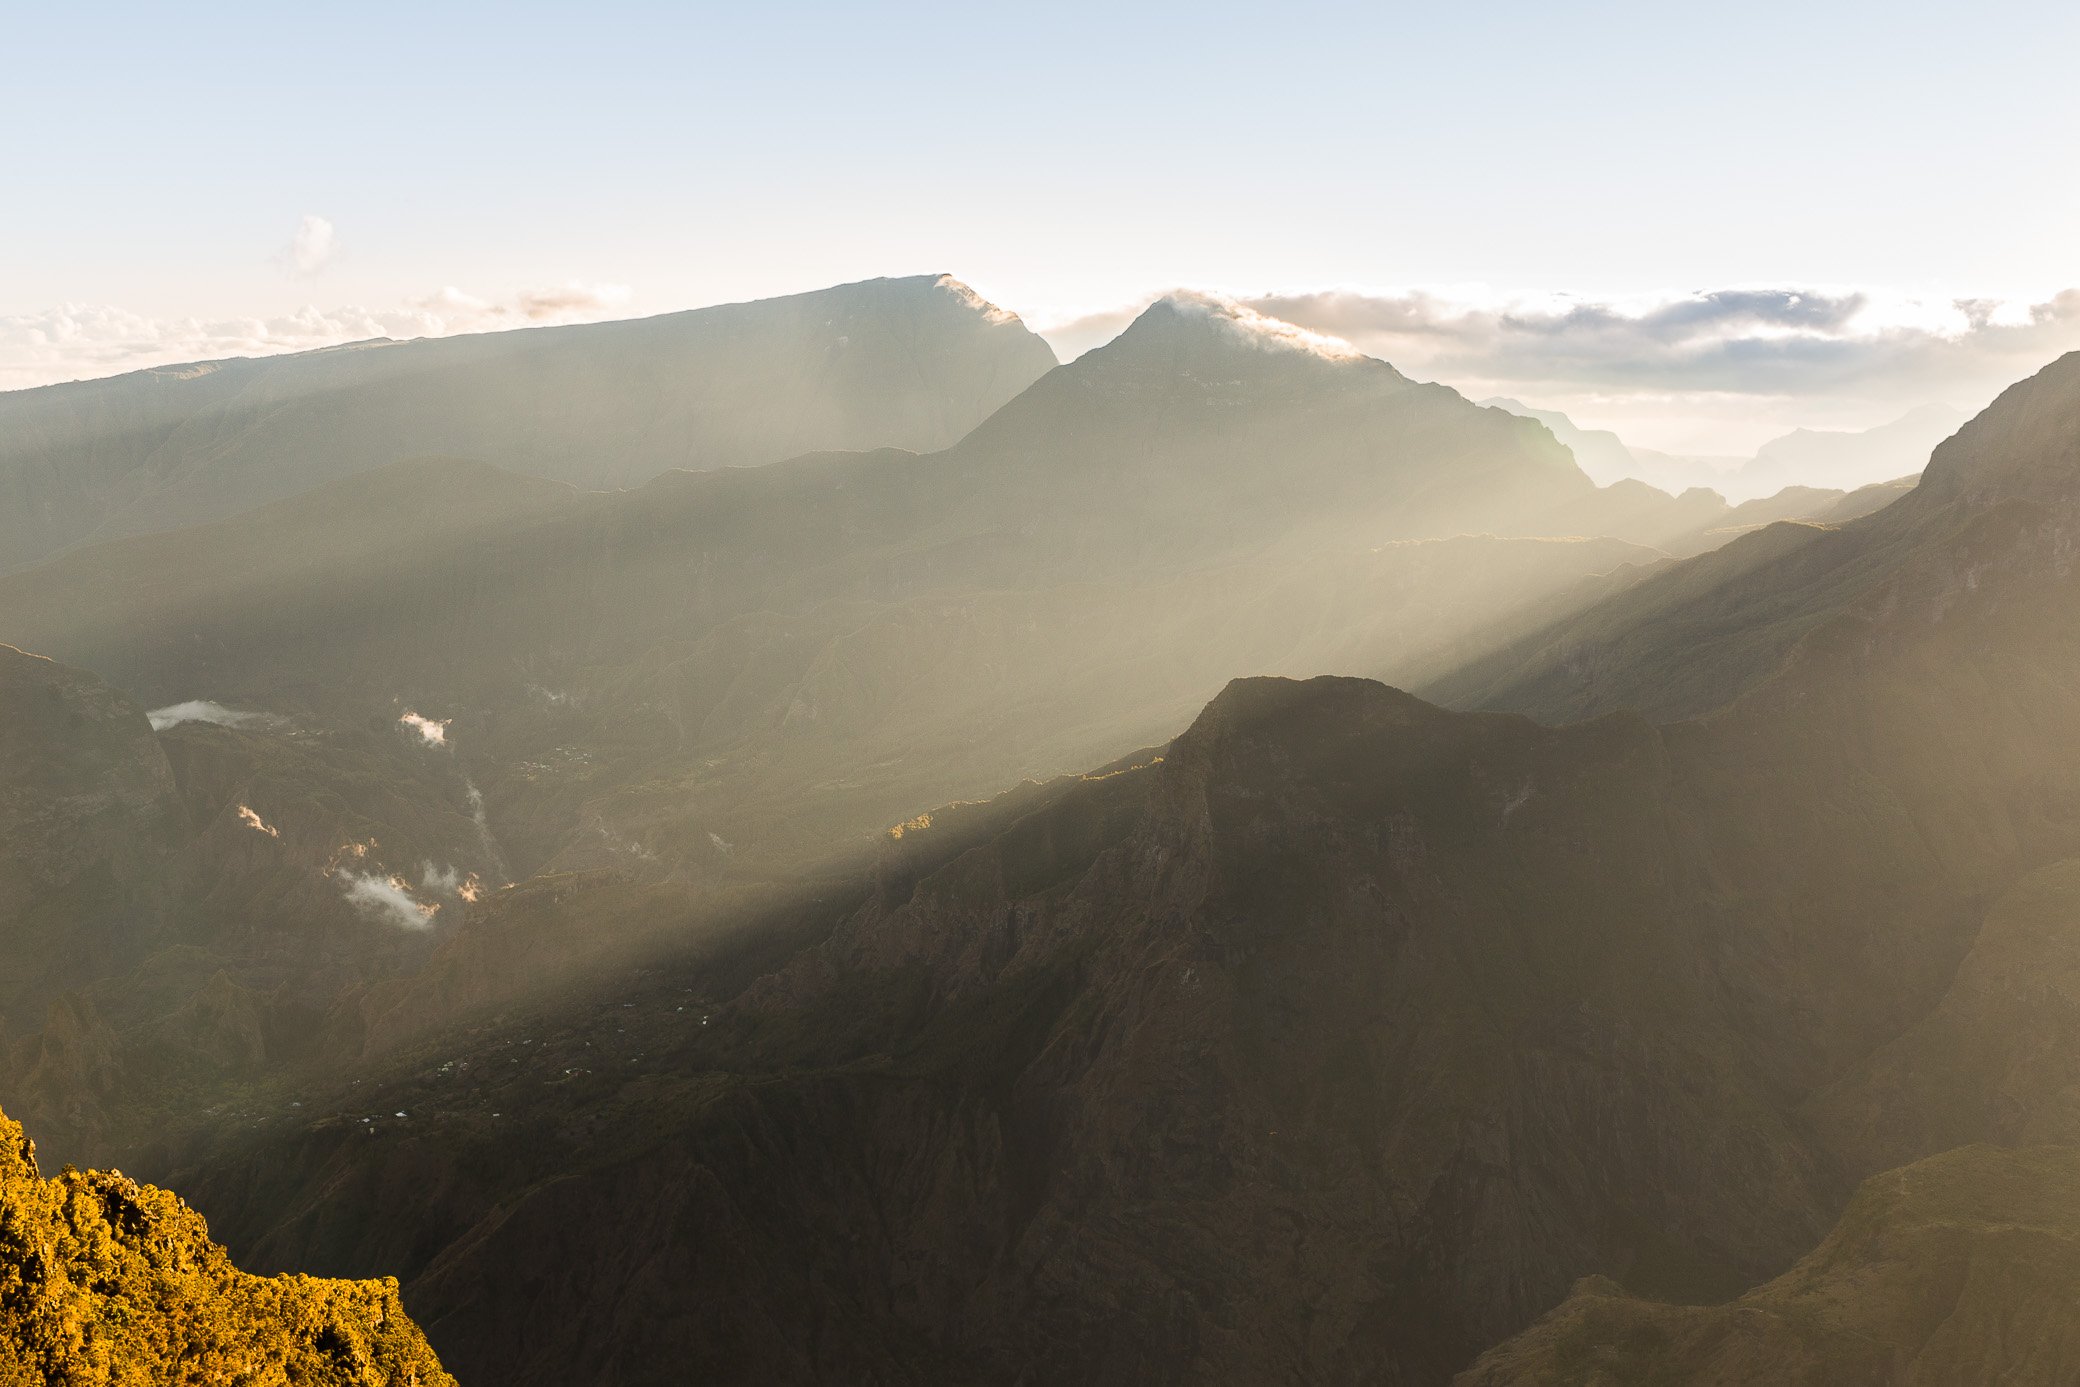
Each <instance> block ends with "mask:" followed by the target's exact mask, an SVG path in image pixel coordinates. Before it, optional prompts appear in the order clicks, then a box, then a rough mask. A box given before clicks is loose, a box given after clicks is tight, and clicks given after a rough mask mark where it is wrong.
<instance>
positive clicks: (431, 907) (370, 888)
mask: <svg viewBox="0 0 2080 1387" xmlns="http://www.w3.org/2000/svg"><path fill="white" fill-rule="evenodd" d="M335 875H336V876H337V877H338V878H339V882H340V885H341V886H342V887H344V888H345V890H346V894H347V903H348V904H350V905H352V906H354V907H355V908H356V909H357V910H359V911H361V912H362V913H363V914H365V915H367V916H368V917H369V918H371V919H374V920H379V921H381V922H383V923H384V924H389V925H396V926H397V927H398V928H400V929H411V930H422V929H431V928H432V927H433V917H434V916H436V915H438V914H440V909H441V908H440V906H439V905H438V904H437V903H434V902H425V903H422V902H421V901H420V900H419V899H418V898H417V897H415V896H414V895H412V887H411V883H410V882H408V881H406V880H405V879H404V878H403V877H400V876H383V875H380V874H378V873H375V872H356V871H353V870H352V869H350V868H342V869H340V870H339V871H337V872H336V873H335Z"/></svg>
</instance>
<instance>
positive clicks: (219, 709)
mask: <svg viewBox="0 0 2080 1387" xmlns="http://www.w3.org/2000/svg"><path fill="white" fill-rule="evenodd" d="M145 718H146V720H147V721H149V722H150V723H151V724H152V731H154V732H164V731H165V730H166V729H167V728H169V727H178V726H180V725H181V724H182V723H184V722H207V723H212V724H214V725H216V726H218V727H252V726H256V725H257V726H265V725H266V724H268V723H271V722H273V721H275V719H274V718H273V717H272V716H270V715H269V714H267V713H242V712H240V711H239V710H238V709H236V708H226V707H225V706H224V705H223V704H221V703H211V702H210V701H209V700H207V699H199V698H198V699H192V700H190V701H189V702H186V703H170V704H168V705H167V706H166V707H164V708H154V709H152V710H151V711H150V712H148V713H146V714H145Z"/></svg>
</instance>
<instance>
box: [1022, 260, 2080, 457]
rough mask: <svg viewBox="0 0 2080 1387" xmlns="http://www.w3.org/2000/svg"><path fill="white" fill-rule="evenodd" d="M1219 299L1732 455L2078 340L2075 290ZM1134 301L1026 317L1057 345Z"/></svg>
mask: <svg viewBox="0 0 2080 1387" xmlns="http://www.w3.org/2000/svg"><path fill="white" fill-rule="evenodd" d="M1236 301H1237V302H1239V303H1240V304H1242V305H1244V306H1245V307H1248V308H1251V309H1254V310H1255V311H1256V312H1258V313H1261V314H1263V315H1264V316H1266V317H1269V318H1275V319H1278V320H1281V321H1284V322H1288V323H1292V324H1294V325H1296V326H1297V327H1300V328H1302V329H1305V330H1306V331H1309V332H1312V333H1318V334H1322V335H1323V336H1327V337H1333V338H1337V339H1341V340H1343V341H1346V342H1349V343H1350V344H1352V345H1353V346H1354V347H1356V348H1357V349H1358V350H1360V351H1362V352H1364V353H1366V354H1367V355H1369V356H1376V357H1380V358H1382V359H1384V360H1387V361H1390V362H1392V363H1393V364H1394V365H1395V366H1397V367H1399V368H1400V369H1401V370H1403V371H1405V372H1407V373H1408V374H1410V375H1413V376H1416V377H1418V378H1420V379H1424V380H1437V381H1442V382H1444V383H1445V384H1447V385H1451V386H1453V387H1455V388H1457V389H1459V390H1460V391H1462V392H1463V393H1465V394H1466V395H1468V396H1470V397H1472V398H1475V399H1480V398H1484V397H1487V396H1491V395H1507V396H1511V397H1515V398H1519V399H1523V400H1526V401H1527V402H1530V403H1532V404H1535V405H1539V406H1542V407H1546V408H1554V409H1561V410H1565V411H1567V412H1568V413H1570V414H1573V415H1575V416H1576V422H1577V423H1582V424H1587V425H1593V426H1597V427H1605V428H1615V429H1617V430H1618V431H1619V432H1620V433H1622V434H1625V435H1626V436H1627V438H1628V441H1632V442H1638V443H1642V444H1645V445H1647V446H1653V447H1663V448H1668V449H1670V450H1671V451H1691V452H1725V453H1745V452H1748V451H1751V450H1752V449H1753V448H1755V447H1756V446H1757V445H1758V444H1760V443H1762V442H1763V441H1765V440H1767V439H1768V438H1771V437H1774V436H1776V435H1778V434H1781V433H1784V432H1786V431H1788V430H1789V429H1790V428H1793V427H1800V426H1804V427H1817V428H1851V429H1861V428H1869V427H1872V426H1874V425H1877V424H1881V423H1884V422H1887V421H1889V420H1891V419H1893V418H1897V417H1898V416H1899V415H1901V414H1904V413H1906V412H1907V411H1908V410H1911V409H1913V408H1915V407H1916V406H1919V405H1924V404H1928V403H1931V402H1945V403H1950V404H1955V405H1959V406H1965V407H1969V408H1973V409H1976V408H1978V407H1980V406H1982V405H1984V404H1985V403H1986V402H1987V401H1989V400H1990V399H1991V398H1992V397H1993V396H1994V395H1995V394H1997V393H1998V392H1999V391H2000V390H2001V389H2002V388H2004V387H2005V386H2007V385H2009V384H2012V383H2013V382H2014V381H2016V380H2018V379H2020V378H2021V377H2023V376H2026V375H2029V374H2030V373H2032V372H2034V371H2035V370H2037V369H2038V368H2039V367H2041V366H2043V365H2044V364H2046V363H2047V362H2049V361H2050V360H2052V359H2053V358H2054V357H2056V356H2058V355H2059V354H2061V353H2062V352H2065V351H2070V350H2073V349H2075V348H2080V289H2068V290H2065V291H2063V292H2060V293H2057V294H2054V295H2051V296H2050V297H2048V298H2045V299H2043V300H2041V301H2038V302H2020V301H2013V300H2000V299H1991V298H1972V297H1963V296H1940V295H1925V294H1922V295H1917V294H1907V293H1899V292H1893V291H1887V290H1880V289H1870V288H1817V289H1816V288H1806V287H1784V288H1729V289H1717V290H1706V291H1698V292H1689V293H1671V294H1664V295H1640V296H1630V297H1609V298H1597V297H1592V296H1578V295H1567V294H1506V293H1497V292H1495V291H1492V290H1489V289H1486V288H1483V287H1478V286H1476V287H1469V288H1414V289H1384V290H1369V289H1354V288H1353V289H1327V290H1316V291H1308V292H1299V293H1270V294H1256V295H1242V296H1238V297H1237V300H1236ZM1143 306H1144V305H1143V304H1142V303H1135V304H1128V305H1123V306H1121V307H1118V308H1115V309H1109V310H1103V311H1100V312H1096V313H1091V314H1086V315H1083V316H1079V317H1070V318H1064V319H1060V320H1058V321H1055V322H1052V323H1049V322H1046V321H1044V320H1043V321H1042V322H1040V323H1038V324H1036V325H1035V326H1036V330H1037V331H1039V332H1040V333H1041V334H1042V335H1043V336H1045V337H1046V338H1047V339H1048V341H1049V342H1050V343H1052V344H1053V345H1054V347H1055V350H1056V351H1057V353H1058V354H1060V355H1061V356H1063V357H1064V358H1065V359H1067V358H1071V357H1074V356H1076V355H1079V354H1080V353H1082V352H1084V351H1087V350H1089V349H1090V348H1091V347H1094V346H1097V345H1099V344H1101V343H1103V342H1105V341H1108V340H1110V339H1111V337H1113V336H1114V335H1115V334H1116V333H1118V331H1119V330H1120V329H1121V328H1122V327H1124V326H1125V325H1126V324H1127V323H1128V322H1130V321H1131V320H1132V319H1133V317H1134V316H1135V314H1136V313H1138V312H1139V311H1140V310H1141V308H1142V307H1143Z"/></svg>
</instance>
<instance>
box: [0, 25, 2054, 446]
mask: <svg viewBox="0 0 2080 1387" xmlns="http://www.w3.org/2000/svg"><path fill="white" fill-rule="evenodd" d="M0 34H4V35H5V38H4V44H5V48H6V69H7V77H6V80H5V81H4V82H0V190H4V191H0V387H21V386H29V385H35V384H39V383H43V382H46V381H51V380H60V379H70V378H76V377H81V376H92V375H102V374H109V373H112V372H114V371H118V370H123V369H129V368H133V367H136V366H140V365H148V364H158V363H160V362H163V361H171V360H185V359H193V358H196V357H205V356H211V355H227V354H242V353H244V352H250V351H270V350H283V349H289V348H295V347H305V346H315V345H321V344H323V343H326V342H330V341H338V340H347V339H349V338H352V337H357V336H370V335H379V334H387V335H393V336H403V335H414V334H418V333H426V332H445V331H458V330H473V329H478V328H486V327H501V326H512V325H517V324H524V323H529V322H551V321H571V320H577V319H582V318H588V317H602V316H628V315H634V314H643V313H653V312H663V311H668V310H672V309H677V308H685V307H694V306H699V305H704V304H710V303H717V302H727V301H732V300H738V299H746V298H756V297H761V296H765V295H771V294H778V293H786V292H792V291H796V290H802V289H809V288H814V287H819V286H821V285H826V284H831V283H837V282H842V281H846V280H852V279H860V278H867V277H871V276H874V275H883V274H921V273H941V272H944V273H951V274H954V275H956V276H957V277H959V278H961V279H962V280H965V281H966V282H968V283H969V284H971V285H973V286H975V288H976V289H978V290H979V291H980V292H982V293H983V294H985V295H986V296H988V297H989V298H990V299H992V300H993V301H995V302H997V303H999V304H1002V305H1004V306H1005V307H1008V308H1010V309H1012V310H1014V311H1016V312H1018V313H1019V314H1021V315H1022V316H1023V317H1024V318H1025V319H1026V320H1027V321H1028V322H1029V323H1031V324H1033V325H1034V326H1035V327H1036V328H1038V329H1040V330H1042V331H1043V332H1046V333H1048V334H1049V335H1050V340H1052V341H1054V342H1055V344H1056V346H1057V348H1058V350H1059V351H1061V352H1062V353H1063V354H1064V355H1068V354H1071V353H1073V352H1074V351H1076V350H1078V349H1080V348H1082V347H1085V346H1088V345H1091V344H1092V343H1093V342H1094V341H1096V340H1102V337H1103V334H1104V333H1105V332H1107V331H1109V330H1111V329H1112V328H1113V327H1115V326H1116V325H1117V323H1118V322H1120V321H1123V315H1124V314H1125V313H1127V312H1129V311H1131V310H1132V309H1133V308H1134V307H1136V306H1137V305H1139V304H1141V303H1144V302H1146V301H1147V300H1148V298H1149V297H1150V296H1151V295H1153V294H1155V293H1158V292H1161V291H1163V290H1165V289H1169V288H1173V287H1193V288H1197V289H1203V290H1209V291H1214V292H1220V293H1226V294H1229V295H1233V296H1236V297H1239V298H1243V299H1247V300H1249V301H1250V302H1252V303H1255V304H1258V305H1259V306H1266V305H1271V306H1274V307H1273V308H1271V309H1267V311H1279V310H1282V311H1285V312H1287V313H1290V314H1293V315H1297V316H1301V317H1310V318H1311V319H1312V320H1311V321H1309V322H1308V323H1307V325H1308V326H1310V327H1318V328H1322V329H1323V330H1336V328H1337V326H1338V325H1340V326H1341V330H1343V331H1344V332H1345V333H1346V334H1347V335H1349V336H1350V338H1351V340H1352V341H1353V342H1355V343H1356V344H1357V345H1359V346H1360V347H1362V348H1364V349H1365V350H1368V351H1376V352H1377V353H1378V354H1382V355H1388V356H1389V359H1392V360H1395V361H1396V364H1397V365H1401V366H1402V367H1403V368H1404V369H1407V370H1410V371H1411V373H1412V374H1418V375H1424V376H1425V377H1426V378H1435V379H1441V380H1445V381H1446V382H1447V383H1449V384H1454V385H1457V386H1459V387H1460V388H1462V389H1466V390H1467V391H1468V393H1469V394H1474V395H1476V396H1477V397H1478V396H1481V395H1486V394H1494V393H1499V394H1512V395H1516V396H1518V397H1520V398H1524V399H1526V400H1527V401H1528V402H1530V403H1532V404H1537V405H1542V406H1548V407H1559V408H1566V409H1568V410H1569V411H1570V412H1571V413H1574V414H1576V416H1577V418H1578V420H1579V421H1580V422H1583V423H1587V424H1594V425H1599V426H1605V427H1616V428H1619V429H1620V430H1621V431H1623V432H1625V433H1626V434H1627V436H1628V438H1636V439H1637V441H1639V442H1642V443H1644V444H1647V445H1648V446H1656V447H1664V448H1671V449H1676V450H1687V451H1706V452H1713V451H1719V452H1738V451H1743V450H1746V449H1750V448H1752V447H1753V446H1754V445H1755V444H1756V443H1759V442H1760V441H1762V439H1763V438H1766V437H1768V436H1770V435H1771V434H1772V433H1774V432H1781V431H1782V430H1783V428H1784V427H1788V426H1790V425H1792V424H1810V425H1813V426H1819V427H1865V426H1868V425H1871V424H1876V423H1880V422H1883V421H1884V420H1885V419H1886V418H1889V417H1892V416H1894V415H1897V414H1899V413H1902V412H1904V411H1905V409H1907V408H1909V407H1911V406H1912V405H1915V404H1919V403H1924V402H1931V401H1937V400H1942V401H1946V402H1948V403H1951V404H1954V405H1958V406H1962V407H1967V408H1972V407H1977V406H1978V405H1981V404H1983V403H1984V402H1985V400H1986V399H1987V398H1989V397H1990V396H1991V394H1992V393H1993V391H1994V390H1996V389H1997V388H1998V387H1999V385H2000V384H2001V383H2003V382H2004V381H2006V380H2009V379H2013V378H2014V377H2015V376H2017V375H2020V374H2024V373H2026V372H2027V371H2028V370H2030V369H2034V367H2035V366H2037V365H2041V364H2043V361H2045V360H2048V359H2049V358H2050V356H2052V355H2055V354H2056V353H2057V352H2058V351H2060V350H2064V349H2066V348H2068V347H2075V346H2080V300H2076V299H2074V298H2073V297H2072V296H2071V295H2070V294H2068V296H2067V297H2065V298H2061V297H2060V295H2061V294H2062V293H2066V291H2069V290H2071V289H2072V288H2073V287H2074V286H2076V285H2080V264H2076V263H2075V261H2076V258H2080V257H2076V255H2075V248H2076V247H2080V180H2076V179H2073V178H2071V177H2070V176H2069V170H2070V166H2071V161H2072V148H2073V144H2074V137H2075V136H2076V135H2080V82H2075V81H2073V80H2072V61H2073V59H2072V55H2073V53H2074V52H2075V51H2076V49H2080V7H2073V6H2069V5H2063V4H2052V3H2027V4H2024V3H1988V4H1981V5H1979V6H1976V7H1969V8H1968V7H1964V6H1957V5H1954V4H1944V5H1933V4H1918V3H1892V4H1884V5H1878V4H1844V3H1826V2H1825V0H1807V3H1801V4H1777V3H1757V4H1749V5H1746V6H1740V7H1732V6H1717V7H1703V6H1674V5H1668V4H1665V3H1660V4H1652V5H1648V4H1576V5H1568V6H1558V5H1552V4H1550V3H1545V4H1516V3H1488V4H1480V3H1468V4H1459V5H1439V4H1436V3H1434V0H1431V2H1430V3H1424V4H1420V5H1403V4H1371V5H1364V6H1356V5H1350V6H1344V5H1309V4H1285V5H1278V6H1270V5H1263V6H1234V5H1220V4H1212V3H1203V2H1202V3H1197V4H1189V5H1182V4H1181V5H1168V4H1133V3H1125V2H1124V0H1121V2H1116V3H1110V4H1102V5H1093V4H1083V3H1077V2H1076V0H1065V2H1063V3H1055V4H1050V5H1048V6H1042V7H1009V6H975V5H958V6H957V5H933V4H882V5H873V6H862V5H856V4H854V5H839V4H787V3H774V4H766V5H761V6H746V5H741V4H733V5H730V6H727V7H724V6H714V5H707V4H698V3H696V4H675V5H645V4H616V3H592V4H587V5H584V6H582V7H581V6H578V5H571V4H557V5H543V4H527V3H507V4H501V5H496V6H490V5H473V4H460V3H457V4H425V3H422V4H418V5H392V4H383V3H376V4H360V5H356V6H352V7H347V6H303V7H287V6H279V5H267V6H260V5H242V4H238V3H217V4H212V5H208V6H167V5H161V4H152V5H121V4H95V3H92V0H83V3H79V4H75V5H70V6H48V5H37V6H34V7H31V6H28V5H22V4H17V3H16V0H0Z"/></svg>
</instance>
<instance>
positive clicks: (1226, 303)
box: [1162, 289, 1359, 360]
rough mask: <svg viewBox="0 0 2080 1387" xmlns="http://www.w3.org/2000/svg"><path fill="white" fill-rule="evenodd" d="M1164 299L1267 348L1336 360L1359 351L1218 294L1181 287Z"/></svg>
mask: <svg viewBox="0 0 2080 1387" xmlns="http://www.w3.org/2000/svg"><path fill="white" fill-rule="evenodd" d="M1162 301H1163V302H1164V303H1167V304H1169V305H1171V306H1172V307H1173V308H1175V309H1176V310H1177V311H1178V312H1180V313H1185V314H1190V315H1193V316H1196V317H1202V318H1206V319H1208V320H1210V321H1212V322H1213V323H1215V324H1217V325H1219V326H1220V327H1222V328H1224V329H1226V330H1227V331H1228V332H1229V333H1230V334H1231V335H1233V336H1234V337H1236V338H1238V339H1239V340H1241V341H1243V342H1246V343H1248V344H1249V345H1250V346H1253V347H1261V348H1263V349H1264V350H1266V351H1294V352H1306V353H1308V354H1310V355H1313V356H1323V357H1329V358H1331V359H1334V360H1347V359H1349V358H1351V357H1354V356H1357V355H1358V354H1359V353H1358V351H1357V350H1356V349H1355V348H1353V347H1352V346H1351V344H1350V343H1348V342H1346V341H1344V340H1343V339H1342V338H1340V337H1332V336H1329V335H1327V334H1325V333H1320V332H1311V331H1309V330H1308V329H1306V328H1304V327H1301V326H1299V325H1297V324H1295V323H1293V322H1292V321H1290V320H1288V319H1282V318H1274V317H1267V316H1266V315H1264V314H1262V313H1259V312H1258V311H1257V310H1256V309H1254V308H1251V307H1250V306H1248V305H1247V304H1242V303H1237V302H1236V301H1235V300H1234V299H1229V298H1223V297H1221V296H1220V295H1218V294H1202V293H1198V292H1196V291H1192V290H1182V289H1180V290H1177V291H1176V292H1173V293H1170V294H1166V295H1164V297H1163V300H1162Z"/></svg>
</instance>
